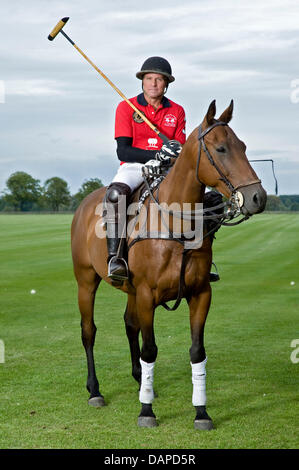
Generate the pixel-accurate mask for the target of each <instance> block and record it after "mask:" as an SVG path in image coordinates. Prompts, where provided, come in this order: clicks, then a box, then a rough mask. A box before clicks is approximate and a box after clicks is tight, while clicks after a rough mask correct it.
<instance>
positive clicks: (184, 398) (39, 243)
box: [0, 214, 299, 449]
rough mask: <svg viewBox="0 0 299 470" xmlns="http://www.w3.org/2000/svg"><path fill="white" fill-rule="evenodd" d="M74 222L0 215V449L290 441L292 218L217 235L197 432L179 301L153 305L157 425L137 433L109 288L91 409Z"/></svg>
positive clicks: (298, 291) (298, 241)
mask: <svg viewBox="0 0 299 470" xmlns="http://www.w3.org/2000/svg"><path fill="white" fill-rule="evenodd" d="M71 219H72V216H71V215H0V259H1V263H0V279H1V282H0V299H1V303H0V339H1V340H2V341H3V342H4V344H5V362H4V363H0V448H30V449H32V448H69V449H70V448H98V449H99V448H102V449H113V448H115V449H118V448H119V449H122V448H123V449H135V448H137V449H159V448H160V449H184V448H185V449H205V448H221V449H230V448H236V449H239V448H247V449H255V448H280V449H289V448H298V444H299V435H298V417H299V398H298V397H299V395H298V392H299V363H297V364H294V363H292V361H291V360H290V355H291V352H292V348H291V346H290V345H291V342H292V340H293V339H296V338H299V328H298V316H299V271H298V265H299V237H298V234H299V214H292V215H291V214H273V215H272V214H261V215H258V216H255V217H253V218H252V219H251V220H249V221H247V222H246V223H244V224H241V225H240V226H237V227H231V228H228V227H223V228H222V229H221V230H220V231H219V232H218V234H217V240H216V242H215V244H214V261H215V262H216V263H217V267H218V269H219V271H220V275H221V281H220V282H218V283H216V284H214V285H213V301H212V306H211V309H210V313H209V317H208V320H207V325H206V335H205V346H206V351H207V355H208V365H207V394H208V406H207V409H208V412H209V414H210V415H211V417H212V418H213V420H214V424H215V427H216V429H215V430H213V431H210V432H199V431H195V430H194V429H193V419H194V417H195V412H194V408H193V406H192V404H191V393H192V384H191V368H190V364H189V352H188V350H189V347H190V332H189V319H188V309H187V305H186V302H185V301H183V302H182V304H181V307H180V308H179V309H178V310H177V311H176V312H173V313H171V312H166V311H165V310H164V309H163V308H159V309H158V310H157V314H156V323H155V326H156V328H155V331H156V340H157V344H158V348H159V353H158V359H157V364H156V369H155V389H156V391H157V393H158V395H159V396H158V398H157V399H156V400H155V402H154V411H155V413H156V415H157V418H158V420H159V426H158V427H157V428H155V429H140V428H138V427H137V416H138V413H139V410H140V405H139V401H138V393H137V384H136V382H135V381H134V380H133V379H132V377H131V368H130V357H129V348H128V344H127V339H126V335H125V329H124V323H123V313H124V309H125V305H126V296H125V295H124V294H123V293H121V292H118V291H117V290H115V289H113V288H111V287H109V286H107V285H106V284H104V283H102V284H101V286H100V288H99V291H98V296H97V301H96V314H95V322H96V325H97V328H98V331H97V338H96V345H95V357H96V366H97V372H98V378H99V381H100V385H101V387H100V389H101V392H102V393H103V395H104V396H105V400H106V402H107V404H108V406H106V407H104V408H101V409H94V408H92V407H89V406H88V404H87V399H88V392H87V391H86V389H85V382H86V374H87V370H86V361H85V352H84V349H83V346H82V344H81V331H80V315H79V312H78V307H77V300H76V296H77V291H76V284H75V281H74V277H73V272H72V263H71V255H70V224H71ZM291 281H295V285H293V286H291V285H290V282H291ZM32 289H34V290H35V291H36V293H35V294H31V293H30V291H31V290H32Z"/></svg>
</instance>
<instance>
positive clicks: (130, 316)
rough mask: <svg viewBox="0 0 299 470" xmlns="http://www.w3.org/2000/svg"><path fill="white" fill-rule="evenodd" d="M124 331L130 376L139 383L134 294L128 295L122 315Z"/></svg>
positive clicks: (137, 322)
mask: <svg viewBox="0 0 299 470" xmlns="http://www.w3.org/2000/svg"><path fill="white" fill-rule="evenodd" d="M124 320H125V325H126V333H127V337H128V341H129V346H130V352H131V361H132V376H133V377H134V379H135V380H136V381H137V382H138V384H139V386H140V384H141V365H140V346H139V332H140V326H139V320H138V317H137V309H136V297H135V295H128V303H127V307H126V311H125V315H124Z"/></svg>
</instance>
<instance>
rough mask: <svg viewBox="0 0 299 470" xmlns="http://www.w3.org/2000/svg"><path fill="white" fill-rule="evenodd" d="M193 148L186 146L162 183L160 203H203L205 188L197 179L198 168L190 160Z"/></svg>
mask: <svg viewBox="0 0 299 470" xmlns="http://www.w3.org/2000/svg"><path fill="white" fill-rule="evenodd" d="M192 151H193V148H192V147H190V146H188V143H187V144H185V146H184V148H183V150H182V152H181V155H180V156H179V158H178V159H177V161H176V162H175V164H174V166H173V167H172V169H171V171H170V172H169V174H168V175H167V176H166V178H165V180H164V181H163V183H161V187H160V191H159V196H160V201H161V202H165V203H166V204H168V205H170V204H172V203H174V202H176V203H179V204H180V203H191V204H195V203H200V202H202V201H203V197H204V192H205V186H204V185H203V184H200V183H199V181H198V180H197V178H196V168H194V167H193V166H192V164H191V163H192V159H191V158H188V155H189V153H190V152H192Z"/></svg>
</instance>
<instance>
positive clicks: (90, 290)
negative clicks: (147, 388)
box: [77, 268, 105, 407]
mask: <svg viewBox="0 0 299 470" xmlns="http://www.w3.org/2000/svg"><path fill="white" fill-rule="evenodd" d="M100 281H101V278H100V276H98V274H97V273H96V272H95V271H94V270H93V269H92V268H90V269H89V270H88V271H87V270H86V271H85V272H84V276H82V275H81V276H80V278H79V279H78V278H77V282H78V303H79V309H80V313H81V333H82V343H83V346H84V348H85V352H86V358H87V369H88V376H87V385H86V388H87V390H88V391H89V393H90V397H89V400H88V403H89V404H90V405H92V406H95V407H100V406H104V405H105V401H104V397H103V396H102V395H101V393H100V391H99V382H98V379H97V377H96V371H95V364H94V356H93V347H94V342H95V336H96V330H97V329H96V326H95V324H94V301H95V294H96V291H97V288H98V285H99V283H100Z"/></svg>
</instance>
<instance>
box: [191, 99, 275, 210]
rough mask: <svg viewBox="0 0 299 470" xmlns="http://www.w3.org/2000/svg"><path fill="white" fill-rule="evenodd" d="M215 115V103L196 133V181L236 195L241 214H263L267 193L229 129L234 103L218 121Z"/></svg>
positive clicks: (244, 150) (243, 149)
mask: <svg viewBox="0 0 299 470" xmlns="http://www.w3.org/2000/svg"><path fill="white" fill-rule="evenodd" d="M215 114H216V104H215V100H214V101H212V103H211V104H210V106H209V109H208V111H207V114H206V116H205V118H204V120H203V122H202V124H201V125H200V126H199V129H197V130H196V131H195V132H196V136H197V139H198V140H199V143H197V144H196V148H197V155H196V158H197V164H196V175H197V178H198V180H200V181H201V182H202V183H204V184H205V185H207V186H212V187H214V188H216V189H217V190H218V191H219V192H221V193H222V194H224V196H226V197H228V198H230V197H231V196H232V195H235V194H237V195H238V199H239V205H240V208H241V211H242V213H243V214H244V215H246V216H249V215H253V214H257V213H259V212H262V211H263V210H264V209H265V205H266V200H267V194H266V191H265V190H264V188H263V187H262V185H261V181H260V180H259V179H258V177H257V175H256V173H255V171H254V170H253V168H252V167H251V165H250V163H249V161H248V159H247V157H246V145H245V144H244V142H242V141H241V140H240V139H239V138H238V137H237V136H236V134H235V133H234V132H233V130H232V129H231V128H230V127H229V126H228V123H229V122H230V120H231V119H232V114H233V100H232V101H231V103H230V105H229V106H228V108H227V109H226V110H225V111H224V112H223V113H222V114H221V116H220V117H219V118H218V119H217V120H216V119H215ZM192 134H193V133H192ZM193 139H194V135H193ZM193 139H192V140H193ZM193 142H194V140H193ZM198 145H199V149H198ZM193 148H194V147H193ZM240 193H241V194H240Z"/></svg>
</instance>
